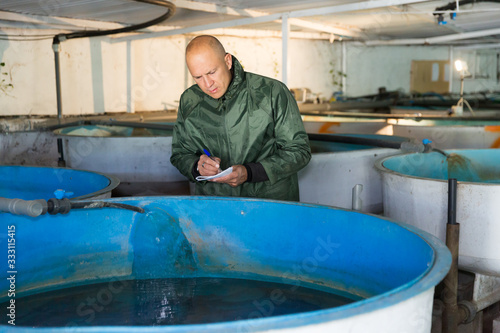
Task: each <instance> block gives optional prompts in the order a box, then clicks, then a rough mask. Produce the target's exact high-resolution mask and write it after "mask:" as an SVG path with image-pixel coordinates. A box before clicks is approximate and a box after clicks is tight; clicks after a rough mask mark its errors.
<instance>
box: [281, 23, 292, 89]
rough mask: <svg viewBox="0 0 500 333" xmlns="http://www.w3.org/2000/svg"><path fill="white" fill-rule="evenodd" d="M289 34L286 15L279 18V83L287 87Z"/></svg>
mask: <svg viewBox="0 0 500 333" xmlns="http://www.w3.org/2000/svg"><path fill="white" fill-rule="evenodd" d="M289 32H290V22H288V14H283V16H282V17H281V36H282V37H281V48H282V51H281V52H282V54H281V56H282V64H281V67H282V72H283V73H282V75H281V81H282V82H283V83H284V84H285V85H288V72H289V71H288V70H289V68H290V66H289V63H290V62H289V61H288V41H289V36H288V35H289Z"/></svg>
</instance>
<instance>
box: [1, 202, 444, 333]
mask: <svg viewBox="0 0 500 333" xmlns="http://www.w3.org/2000/svg"><path fill="white" fill-rule="evenodd" d="M102 201H104V202H107V203H109V204H113V203H115V204H121V205H122V206H123V205H128V206H129V207H140V208H142V209H144V212H143V213H141V212H136V211H133V210H130V209H122V208H102V209H91V208H89V209H73V210H71V211H70V212H69V213H68V214H65V215H42V216H40V217H37V218H33V217H27V216H22V215H12V214H9V213H3V214H1V213H0V217H1V222H2V223H1V224H2V231H1V232H0V237H1V239H2V240H3V241H2V244H3V247H6V246H7V245H6V241H5V240H6V239H7V238H8V239H15V262H14V263H12V262H11V264H14V266H10V267H9V266H7V263H8V261H7V257H6V254H7V250H6V249H5V250H4V251H2V253H3V255H2V260H0V272H1V273H0V275H1V278H0V303H2V306H5V307H4V308H7V307H8V306H9V304H11V303H9V302H11V300H12V299H15V302H16V304H17V308H16V309H15V310H13V311H14V312H15V313H16V314H17V317H16V316H15V315H14V317H15V319H16V322H15V323H16V326H13V325H12V324H10V323H9V322H8V321H9V320H12V318H10V317H9V316H6V315H5V314H4V315H3V318H2V319H1V321H0V322H1V323H2V325H1V326H0V331H3V332H38V331H40V332H63V331H68V330H70V331H72V332H218V333H219V332H268V331H273V332H324V331H326V330H328V331H336V332H363V333H365V332H382V331H383V332H402V331H405V332H429V331H430V328H431V317H432V303H433V295H434V287H435V286H436V285H437V284H438V283H439V282H440V281H441V280H442V279H443V278H444V276H445V275H446V274H447V272H448V270H449V267H450V264H451V256H450V253H449V251H448V250H447V248H446V247H445V246H444V244H443V243H442V242H441V241H439V240H438V239H437V238H435V237H434V236H432V235H430V234H428V233H426V232H423V231H421V230H419V229H417V228H414V227H411V226H408V225H404V224H400V223H397V222H393V221H391V220H388V219H386V218H383V217H380V216H374V215H368V214H363V213H358V212H355V211H348V210H342V209H338V208H332V207H327V206H319V205H311V204H303V203H291V202H280V201H272V200H258V199H242V198H223V197H128V198H113V199H104V200H102ZM12 276H13V278H12ZM9 278H10V280H9ZM151 279H181V280H184V279H188V280H189V281H193V280H196V281H200V279H208V280H210V281H212V280H213V279H232V281H233V285H232V287H231V288H229V289H224V290H225V292H222V294H221V295H219V296H220V297H221V301H217V302H215V301H213V302H195V301H192V300H191V301H190V302H188V303H187V304H190V307H188V308H186V307H184V305H183V306H181V308H180V309H177V311H173V310H172V309H173V308H172V306H173V305H172V303H169V302H170V301H171V300H172V298H173V297H174V296H178V295H179V291H178V290H172V289H171V288H170V287H161V288H160V287H158V288H157V289H155V292H153V295H155V296H153V298H155V300H156V301H157V303H154V304H151V303H150V302H149V301H145V300H143V299H141V298H140V297H139V298H134V300H133V301H132V305H130V306H128V307H126V308H127V309H128V310H126V311H124V312H121V313H120V314H119V315H117V316H115V317H113V318H110V319H109V321H106V320H105V321H99V316H102V315H103V313H102V312H100V311H99V309H103V308H105V307H108V306H114V305H116V303H119V300H120V299H121V297H122V295H123V294H122V292H121V290H122V289H121V286H123V283H125V282H124V281H128V282H126V283H132V284H134V285H135V286H136V285H137V284H138V283H139V284H141V286H143V285H144V283H146V282H145V281H150V280H151ZM204 281H205V280H204ZM252 281H253V282H256V283H257V282H258V283H274V284H275V285H272V286H274V287H270V288H268V289H266V290H267V292H263V291H262V290H263V289H259V290H260V291H259V292H253V293H249V294H246V296H242V294H241V292H240V291H241V287H242V286H243V285H246V284H251V283H253V282H252ZM147 283H149V282H147ZM147 283H146V284H147ZM197 283H199V282H197ZM91 285H93V286H94V289H92V290H93V293H94V294H92V295H91V296H92V297H91V299H93V303H92V304H90V303H88V301H82V302H80V303H78V302H77V303H72V304H73V305H67V304H66V303H64V302H66V301H64V302H63V301H62V299H59V300H58V301H54V299H53V298H50V297H49V296H48V295H51V294H54V293H61V292H65V291H67V290H72V292H73V293H74V294H75V293H76V294H77V293H78V292H80V291H81V290H83V289H85V288H87V287H89V286H91ZM235 286H238V287H237V288H236V287H235ZM71 288H73V289H71ZM141 288H142V287H141ZM234 288H236V289H234ZM298 288H306V289H307V290H309V291H310V293H311V294H314V293H322V295H323V296H322V297H323V298H322V299H323V300H326V299H330V300H331V299H339V298H340V299H344V300H347V301H345V302H340V303H339V304H337V306H333V305H332V304H331V303H328V302H327V303H328V304H327V305H325V304H323V305H322V302H319V301H313V300H312V298H311V299H309V298H308V297H309V296H306V297H305V298H306V299H308V301H307V302H306V303H308V304H309V305H310V306H308V307H306V310H304V307H302V306H301V307H299V308H297V309H296V310H295V311H291V312H286V313H285V312H280V310H281V309H282V305H281V304H282V301H283V300H284V295H294V294H295V291H296V290H298ZM11 289H15V296H13V295H10V294H9V290H11ZM136 289H140V288H139V287H136ZM182 290H185V289H182ZM189 290H191V289H189ZM203 290H204V291H203V292H202V294H203V295H202V296H203V297H208V296H209V294H211V293H215V291H210V290H212V289H210V288H208V289H203ZM214 290H215V289H214ZM217 290H219V289H217ZM136 291H137V290H136ZM291 291H292V292H291ZM325 295H327V296H325ZM33 297H34V298H36V302H38V304H41V303H44V304H45V305H44V306H45V307H44V308H43V307H42V308H43V309H45V310H38V311H41V313H38V314H37V313H34V312H30V311H28V310H25V312H27V313H24V312H23V310H22V309H23V308H25V309H26V307H27V306H28V303H29V302H28V301H26V303H23V301H24V300H29V299H30V298H33ZM75 297H76V296H75ZM290 297H291V296H290ZM204 299H205V298H204ZM236 302H247V305H248V306H249V307H247V308H246V310H245V311H243V312H241V313H238V314H233V313H232V311H233V310H234V307H236V305H234V306H231V304H236ZM68 304H70V303H68ZM82 304H83V305H82ZM182 304H186V303H182ZM224 304H225V306H224ZM228 304H229V305H228ZM238 304H239V303H238ZM311 304H312V305H311ZM313 305H314V306H313ZM94 306H95V307H94ZM55 307H57V309H60V310H57V311H56V310H54V309H55ZM192 307H197V308H199V307H202V308H203V309H204V311H206V312H208V313H210V314H211V315H214V316H218V315H227V316H229V318H232V319H231V320H229V319H228V318H225V319H221V320H211V321H207V322H200V321H196V320H195V321H189V320H187V321H183V322H182V324H180V323H177V324H173V325H164V324H162V323H161V322H160V321H161V320H163V319H164V318H167V317H172V316H175V315H181V316H183V318H187V319H189V318H190V312H189V311H190V310H189V309H191V308H192ZM42 308H40V307H39V308H38V309H42ZM4 311H9V310H4ZM44 311H46V312H44ZM63 313H69V317H67V318H66V319H64V321H63V322H62V323H59V324H57V325H55V324H51V318H52V319H54V318H55V319H57V318H60V317H61V316H63ZM6 314H9V313H8V312H7V313H6ZM143 314H150V315H152V316H153V321H152V322H150V323H149V324H145V323H143V324H142V325H137V324H134V321H133V320H132V319H131V318H136V317H137V316H141V315H143ZM32 315H38V319H35V320H34V321H32V322H29V323H27V321H26V320H27V317H28V316H32ZM408 318H412V320H408ZM87 319H88V321H87ZM23 320H25V323H24V324H23Z"/></svg>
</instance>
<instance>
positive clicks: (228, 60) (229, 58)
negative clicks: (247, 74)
mask: <svg viewBox="0 0 500 333" xmlns="http://www.w3.org/2000/svg"><path fill="white" fill-rule="evenodd" d="M224 62H225V63H226V66H227V69H231V67H233V56H232V55H231V54H229V53H226V55H225V56H224Z"/></svg>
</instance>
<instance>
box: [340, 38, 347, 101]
mask: <svg viewBox="0 0 500 333" xmlns="http://www.w3.org/2000/svg"><path fill="white" fill-rule="evenodd" d="M341 45H342V73H344V74H347V46H346V44H345V42H344V41H342V43H341ZM342 91H343V94H344V95H345V96H347V77H346V76H342Z"/></svg>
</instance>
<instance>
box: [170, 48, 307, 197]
mask: <svg viewBox="0 0 500 333" xmlns="http://www.w3.org/2000/svg"><path fill="white" fill-rule="evenodd" d="M203 149H207V150H208V151H209V152H210V153H211V155H212V156H216V157H219V158H220V159H221V168H222V170H224V169H226V168H228V167H230V166H232V165H237V164H245V163H250V162H254V163H261V164H262V166H263V167H264V170H265V171H266V173H267V176H268V178H269V180H267V181H263V182H255V183H253V182H245V183H243V184H241V185H240V186H237V187H231V186H229V185H228V184H220V183H215V182H210V181H202V182H198V181H196V180H195V179H194V177H193V175H192V170H193V167H194V166H195V164H196V163H197V162H198V160H199V158H200V155H202V154H203ZM310 159H311V149H310V146H309V141H308V137H307V133H306V131H305V129H304V124H303V123H302V119H301V116H300V112H299V109H298V106H297V102H296V101H295V99H294V97H293V96H292V94H291V92H290V90H288V88H287V87H286V86H285V85H284V84H283V83H282V82H280V81H278V80H274V79H271V78H267V77H264V76H260V75H257V74H253V73H248V72H245V71H244V70H243V68H242V67H241V64H240V63H239V62H238V60H237V59H236V58H235V57H234V56H233V78H232V81H231V84H230V85H229V87H228V90H227V91H226V93H225V94H224V96H222V97H221V98H219V99H213V98H212V97H210V96H208V95H206V94H205V93H204V92H203V91H202V90H201V89H200V88H199V87H198V86H197V85H193V86H191V87H190V88H188V89H187V90H186V91H185V92H184V93H183V94H182V96H181V100H180V104H179V110H178V114H177V121H176V124H175V127H174V134H173V138H172V156H171V158H170V161H171V163H172V164H173V165H174V166H175V167H177V169H179V171H180V172H181V173H182V174H183V175H184V176H186V177H187V178H188V179H189V180H191V181H194V182H196V185H195V194H196V195H215V196H239V197H258V198H266V199H276V200H292V201H298V200H299V185H298V177H297V172H298V171H299V170H300V169H302V168H303V167H304V166H306V165H307V163H309V160H310Z"/></svg>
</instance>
